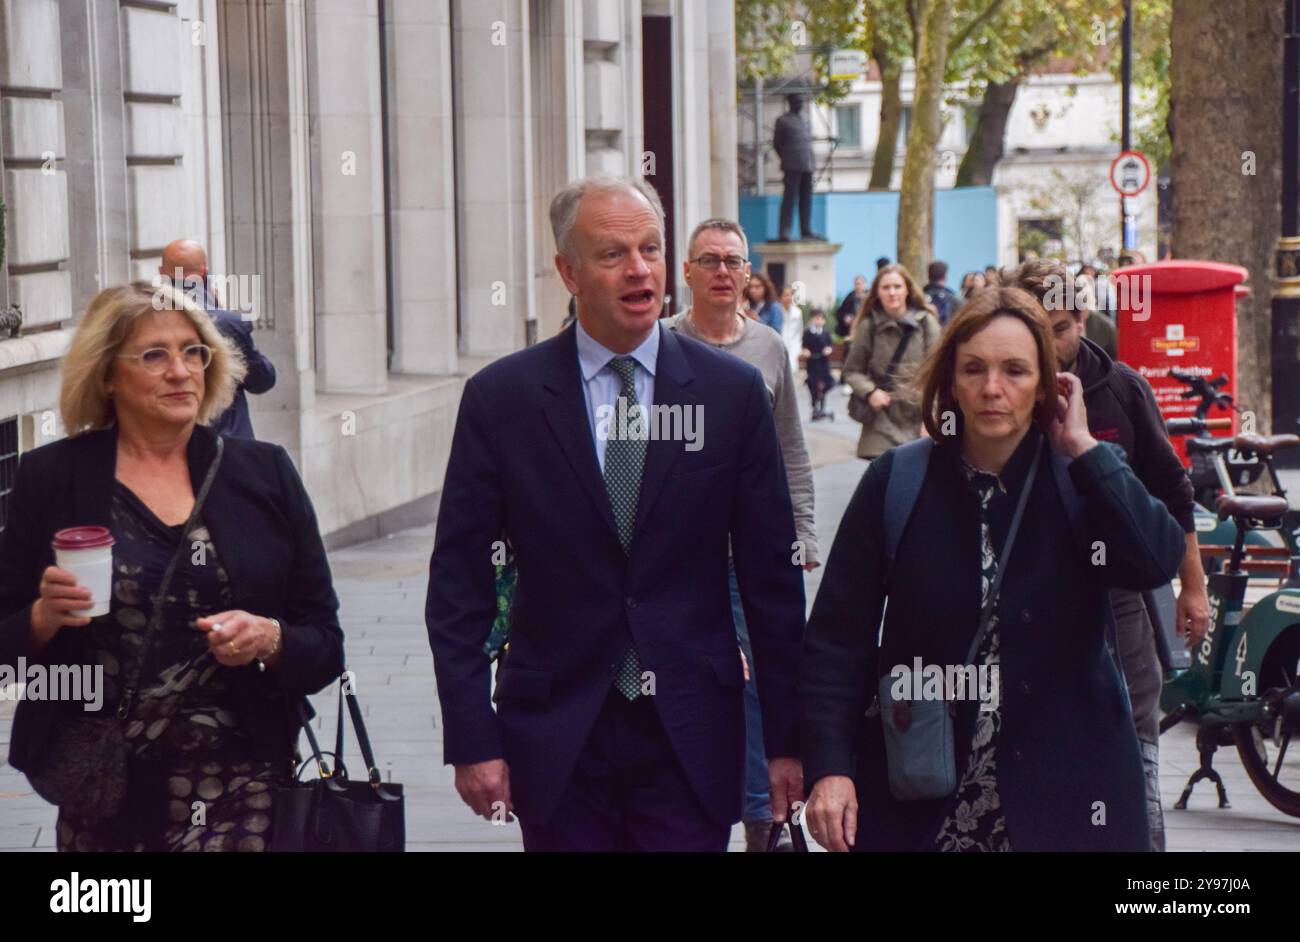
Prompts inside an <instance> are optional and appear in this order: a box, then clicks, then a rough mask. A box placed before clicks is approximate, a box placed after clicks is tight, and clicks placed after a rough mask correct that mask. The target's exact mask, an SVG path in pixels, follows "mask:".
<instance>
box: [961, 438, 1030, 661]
mask: <svg viewBox="0 0 1300 942" xmlns="http://www.w3.org/2000/svg"><path fill="white" fill-rule="evenodd" d="M1045 447H1047V441H1046V439H1042V440H1040V441H1039V443H1038V449H1037V450H1036V451H1035V452H1034V460H1033V463H1031V464H1030V465H1029V473H1028V474H1027V475H1025V483H1024V484H1023V485H1021V487H1020V499H1019V500H1018V501H1017V502H1016V512H1015V513H1014V514H1012V516H1011V529H1009V530H1008V531H1007V541H1006V542H1005V543H1004V544H1002V558H1001V559H999V560H998V571H997V574H996V575H994V576H993V585H991V586H989V595H988V598H987V599H986V600H985V602H984V609H983V611H982V612H981V613H980V626H979V630H978V631H976V632H975V637H974V638H973V639H971V643H970V650H969V651H968V652H967V653H966V663H967V664H973V663H974V662H975V655H976V654H978V653H979V646H980V642H981V641H983V640H984V635H985V634H986V633H987V632H988V630H989V623H990V622H991V621H992V620H993V612H994V611H995V610H996V609H997V604H998V593H999V592H1001V591H1002V577H1003V576H1004V575H1006V572H1007V563H1008V562H1010V560H1011V549H1012V547H1013V546H1015V543H1016V534H1017V533H1018V532H1019V531H1020V519H1021V518H1022V517H1023V516H1024V515H1025V505H1026V504H1028V503H1029V492H1030V491H1031V490H1033V487H1034V478H1035V477H1036V476H1037V472H1038V464H1039V459H1041V458H1042V457H1043V449H1044V448H1045Z"/></svg>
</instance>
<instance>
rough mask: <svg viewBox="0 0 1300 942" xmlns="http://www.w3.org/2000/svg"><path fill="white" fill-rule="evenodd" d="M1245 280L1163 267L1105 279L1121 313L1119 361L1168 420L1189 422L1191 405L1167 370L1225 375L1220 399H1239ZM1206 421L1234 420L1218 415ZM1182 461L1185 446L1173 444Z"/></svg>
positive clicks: (1216, 268) (1203, 265) (1224, 269)
mask: <svg viewBox="0 0 1300 942" xmlns="http://www.w3.org/2000/svg"><path fill="white" fill-rule="evenodd" d="M1247 275H1248V272H1247V271H1246V269H1244V268H1242V267H1241V266H1240V265H1224V264H1221V263H1219V262H1198V261H1182V260H1180V261H1169V262H1157V263H1155V264H1153V265H1132V266H1129V267H1128V268H1119V269H1116V270H1115V271H1114V272H1112V273H1111V278H1112V279H1113V280H1114V284H1115V296H1116V308H1117V310H1118V313H1119V323H1118V327H1119V358H1120V359H1121V360H1123V361H1124V362H1125V363H1127V364H1128V365H1129V366H1131V367H1133V369H1135V370H1137V371H1138V372H1139V373H1140V374H1142V376H1143V377H1144V378H1145V379H1146V381H1147V382H1149V383H1150V384H1151V388H1152V389H1153V390H1154V391H1155V394H1156V403H1157V404H1158V405H1159V406H1160V412H1161V413H1162V414H1163V415H1164V417H1165V418H1166V419H1173V418H1180V417H1186V416H1190V415H1191V414H1192V412H1193V411H1194V410H1195V408H1196V403H1197V400H1195V399H1183V398H1181V396H1182V393H1183V392H1185V391H1186V389H1187V387H1186V386H1185V385H1184V384H1182V383H1180V382H1178V380H1176V379H1174V378H1173V377H1172V376H1170V375H1169V370H1170V369H1171V368H1172V369H1176V370H1178V372H1180V373H1191V374H1192V375H1195V376H1204V377H1205V378H1206V379H1213V378H1214V377H1216V376H1218V375H1220V374H1226V375H1227V377H1228V384H1227V385H1226V386H1224V387H1223V391H1224V392H1226V393H1228V394H1230V395H1232V396H1233V397H1234V399H1235V398H1236V395H1237V289H1238V286H1239V285H1240V284H1241V283H1242V282H1243V281H1245V280H1246V277H1247ZM1208 418H1231V419H1232V420H1233V427H1232V432H1231V433H1220V434H1234V433H1235V432H1236V431H1237V421H1236V419H1237V417H1236V415H1235V414H1232V415H1230V416H1229V415H1227V414H1226V413H1223V412H1222V411H1215V412H1211V414H1210V415H1209V416H1208ZM1173 444H1174V449H1175V450H1176V451H1177V452H1178V457H1180V458H1181V459H1183V461H1184V462H1185V461H1186V460H1187V452H1186V450H1185V448H1184V447H1183V439H1182V438H1181V437H1175V438H1174V439H1173Z"/></svg>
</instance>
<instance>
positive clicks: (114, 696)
mask: <svg viewBox="0 0 1300 942" xmlns="http://www.w3.org/2000/svg"><path fill="white" fill-rule="evenodd" d="M110 529H111V531H112V533H113V537H114V539H115V540H116V544H115V545H114V547H113V599H112V605H111V608H110V610H109V613H108V614H107V615H105V616H101V617H99V618H96V619H94V620H93V621H92V622H91V624H90V625H89V626H88V627H87V628H86V629H84V630H85V631H88V632H89V633H90V639H91V643H92V645H93V647H94V651H95V662H96V663H97V664H102V665H103V667H104V688H105V702H106V703H110V704H111V703H116V702H118V700H119V699H120V696H121V690H122V684H123V683H124V674H125V667H126V665H127V664H128V663H129V662H130V661H132V660H138V659H139V658H140V656H141V653H142V651H143V649H144V647H145V627H146V623H147V622H148V619H149V616H150V614H151V613H152V610H153V603H152V599H153V595H154V594H155V593H156V592H157V591H158V589H159V588H160V586H161V583H162V578H163V574H164V572H165V570H166V568H167V564H168V562H170V560H171V557H172V553H173V552H174V551H175V549H176V546H177V543H178V541H179V540H180V538H181V531H182V529H183V526H182V525H177V526H167V525H166V524H164V523H163V522H162V521H161V520H159V519H158V518H157V516H155V515H154V513H153V512H152V511H151V510H150V509H149V508H148V507H147V506H145V504H144V503H143V502H142V501H141V500H140V499H139V498H138V497H136V495H135V494H134V493H132V492H131V490H130V489H128V488H127V487H126V486H125V485H123V484H122V483H121V482H120V481H119V482H115V483H114V486H113V498H112V509H111V521H110ZM186 543H187V545H186V548H185V551H184V553H183V555H182V557H181V559H180V562H179V564H178V565H177V568H176V573H175V575H174V576H173V579H172V583H171V587H170V588H169V590H168V594H167V598H166V600H165V603H164V606H163V625H162V628H161V629H160V630H159V632H158V635H157V637H155V638H154V641H153V648H152V652H151V654H150V656H149V658H148V661H147V663H146V664H145V665H144V669H143V670H142V672H141V673H140V692H139V694H138V696H137V698H136V705H135V708H134V710H133V711H132V715H131V721H130V723H128V725H127V728H126V737H127V742H128V748H129V750H130V758H129V773H130V777H129V782H130V784H129V787H128V793H127V798H126V801H125V803H124V805H123V808H122V810H121V811H119V812H118V814H117V815H115V816H114V817H112V818H109V819H79V818H77V817H74V816H72V815H69V814H65V813H64V812H63V811H62V810H60V813H59V819H58V824H57V846H58V849H59V850H60V851H112V850H125V851H133V850H134V851H143V850H163V851H264V850H266V844H267V840H268V837H269V832H270V827H271V803H272V794H273V791H274V786H275V785H276V784H277V782H278V781H280V778H279V777H278V776H283V775H285V774H287V773H286V771H285V770H287V768H288V763H287V762H286V763H284V764H283V767H282V766H281V765H280V764H274V763H270V762H266V761H262V760H257V759H253V758H252V757H251V753H252V750H251V749H250V743H249V740H248V738H247V736H246V735H245V734H244V733H243V731H242V730H241V729H240V728H239V719H238V716H237V713H236V710H235V709H234V704H233V691H232V682H233V675H234V671H233V670H232V669H230V668H227V667H223V666H222V665H220V664H218V663H217V662H216V661H215V660H213V658H212V655H211V654H210V653H209V652H208V644H207V636H206V635H205V633H204V632H203V631H201V630H199V629H198V628H197V627H195V626H194V619H196V618H201V617H206V616H208V615H212V614H214V613H216V612H221V611H225V610H227V609H229V608H231V607H232V604H233V600H234V594H233V592H232V591H231V586H230V578H229V576H228V574H227V573H226V570H225V568H224V567H223V566H222V564H221V560H220V558H219V556H218V555H217V547H216V546H215V545H213V543H212V539H211V536H210V535H209V533H208V529H207V527H206V526H205V525H204V523H203V521H202V519H201V518H200V519H198V520H196V521H195V522H194V525H193V527H192V528H191V530H190V532H189V533H188V535H187V536H186Z"/></svg>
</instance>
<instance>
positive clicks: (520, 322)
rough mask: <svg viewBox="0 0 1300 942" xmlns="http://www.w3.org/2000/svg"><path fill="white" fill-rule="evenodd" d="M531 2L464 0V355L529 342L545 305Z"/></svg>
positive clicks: (460, 129) (459, 161)
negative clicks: (540, 302)
mask: <svg viewBox="0 0 1300 942" xmlns="http://www.w3.org/2000/svg"><path fill="white" fill-rule="evenodd" d="M528 11H529V2H528V0H477V2H475V3H457V4H456V5H455V15H454V19H453V23H452V44H453V47H454V52H453V60H454V62H455V79H454V82H455V113H456V203H457V219H456V225H457V246H458V255H459V257H458V266H459V275H458V287H459V294H460V344H461V352H462V353H463V354H466V355H469V356H499V355H501V354H504V353H509V352H511V351H513V350H518V349H519V348H521V347H522V346H523V345H524V341H525V339H526V335H527V321H528V319H529V315H530V314H531V312H533V311H535V310H536V304H535V301H534V298H533V283H532V278H531V266H532V262H533V233H534V229H533V219H532V216H533V206H532V174H533V172H532V161H533V153H532V127H531V119H530V115H529V101H530V98H531V91H530V87H529V86H530V83H531V75H530V69H529V37H528V32H527V29H528V22H529V16H528Z"/></svg>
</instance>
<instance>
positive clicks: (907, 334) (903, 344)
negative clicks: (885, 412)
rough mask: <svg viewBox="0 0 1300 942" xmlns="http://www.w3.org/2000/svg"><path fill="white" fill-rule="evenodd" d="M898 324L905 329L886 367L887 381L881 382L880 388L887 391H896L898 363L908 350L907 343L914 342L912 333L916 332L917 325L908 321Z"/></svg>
mask: <svg viewBox="0 0 1300 942" xmlns="http://www.w3.org/2000/svg"><path fill="white" fill-rule="evenodd" d="M898 326H899V327H900V328H901V329H902V331H903V336H902V337H901V338H900V339H899V341H898V346H897V347H895V348H894V355H893V356H892V357H891V358H890V360H889V365H888V366H886V367H885V381H884V382H883V383H881V384H880V388H881V389H883V390H884V391H885V392H889V393H892V392H893V391H894V374H895V373H896V372H897V371H898V364H899V363H900V362H902V359H903V354H904V353H906V352H907V345H908V344H909V343H911V342H912V335H913V334H914V333H916V327H914V326H913V325H911V324H909V323H907V322H906V321H899V322H898Z"/></svg>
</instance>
